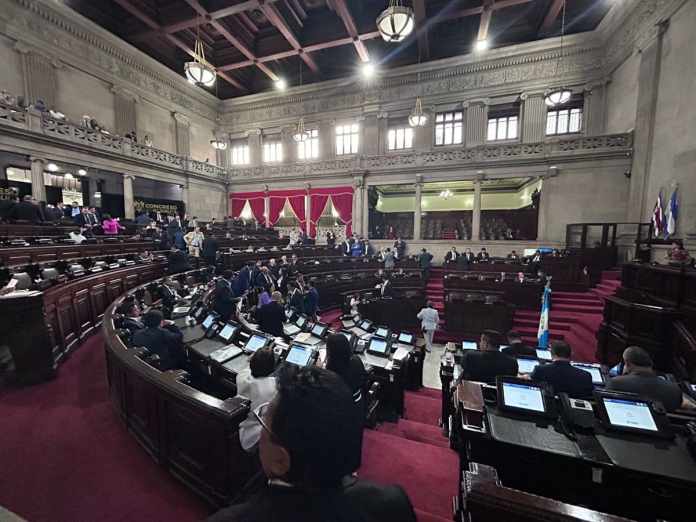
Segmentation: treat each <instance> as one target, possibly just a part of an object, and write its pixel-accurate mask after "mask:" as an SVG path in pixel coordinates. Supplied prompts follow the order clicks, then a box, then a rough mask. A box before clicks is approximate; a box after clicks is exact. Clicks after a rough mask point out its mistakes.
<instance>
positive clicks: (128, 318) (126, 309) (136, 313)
mask: <svg viewBox="0 0 696 522" xmlns="http://www.w3.org/2000/svg"><path fill="white" fill-rule="evenodd" d="M119 313H121V314H122V315H123V324H122V327H123V328H124V329H126V330H128V331H129V332H130V333H131V335H132V334H134V333H135V332H137V331H138V330H142V329H144V328H145V323H143V321H142V316H141V314H140V307H139V306H138V303H136V302H135V300H134V299H127V300H125V301H124V302H123V304H122V305H121V306H120V307H119Z"/></svg>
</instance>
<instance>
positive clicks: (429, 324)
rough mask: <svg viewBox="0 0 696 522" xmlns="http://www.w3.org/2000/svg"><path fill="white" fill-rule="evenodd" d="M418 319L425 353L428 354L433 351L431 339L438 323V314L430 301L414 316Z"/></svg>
mask: <svg viewBox="0 0 696 522" xmlns="http://www.w3.org/2000/svg"><path fill="white" fill-rule="evenodd" d="M416 317H418V319H420V322H421V330H423V338H424V339H425V351H426V352H428V353H430V352H431V351H432V350H433V337H434V336H435V330H437V325H438V324H439V323H440V314H438V313H437V310H435V307H434V306H433V303H432V301H428V302H427V303H426V304H425V308H421V311H420V312H418V315H417V316H416Z"/></svg>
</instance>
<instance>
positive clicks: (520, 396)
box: [503, 382, 545, 413]
mask: <svg viewBox="0 0 696 522" xmlns="http://www.w3.org/2000/svg"><path fill="white" fill-rule="evenodd" d="M503 402H504V404H505V406H508V407H509V408H519V409H521V410H529V411H535V412H539V413H543V412H544V411H545V408H544V397H543V395H542V393H541V388H539V387H538V386H534V385H531V384H519V383H513V382H504V383H503Z"/></svg>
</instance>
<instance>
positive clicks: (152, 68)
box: [0, 0, 219, 121]
mask: <svg viewBox="0 0 696 522" xmlns="http://www.w3.org/2000/svg"><path fill="white" fill-rule="evenodd" d="M0 20H2V21H3V22H4V26H5V28H6V31H7V34H8V36H10V37H11V38H13V39H15V40H17V41H18V42H21V43H22V44H25V45H27V46H30V47H35V48H37V49H39V50H40V51H41V52H42V53H43V54H45V55H47V56H50V57H52V58H53V59H54V60H62V61H64V62H65V63H69V64H72V65H75V66H77V67H78V68H88V69H95V68H96V69H97V70H98V71H100V73H101V74H100V75H99V76H100V78H101V79H103V80H106V81H109V82H110V83H118V84H126V85H128V87H129V88H131V89H132V90H135V91H136V92H138V93H139V94H140V95H141V96H144V97H147V96H149V97H152V96H153V95H154V96H156V97H159V98H161V99H163V100H165V101H166V102H168V103H169V104H175V105H177V106H178V107H180V108H182V109H185V110H187V111H190V112H193V113H195V114H197V115H199V116H202V117H204V118H206V119H209V120H212V121H214V120H215V117H216V116H217V112H218V110H217V109H218V105H219V101H218V100H217V99H216V98H215V97H214V96H212V95H210V94H208V93H206V92H205V91H203V90H201V89H198V88H195V87H192V86H190V85H188V84H187V83H186V80H185V79H184V78H183V77H180V76H179V75H177V74H176V73H174V72H173V71H170V70H168V69H167V68H166V67H165V66H164V65H161V64H159V63H158V62H156V61H155V60H154V59H152V58H149V57H148V56H146V55H145V54H144V53H141V52H140V51H137V50H136V49H135V48H132V47H131V46H130V45H128V44H126V43H125V42H123V41H121V40H119V39H118V38H117V37H116V36H113V35H111V34H108V32H107V31H106V30H104V29H101V28H99V27H98V26H96V25H95V24H92V23H91V22H89V21H87V20H86V19H83V18H82V17H81V16H79V15H78V14H77V13H75V12H74V11H72V10H70V9H69V8H68V7H67V6H63V5H61V4H60V3H58V2H48V1H47V0H0ZM100 33H103V34H100Z"/></svg>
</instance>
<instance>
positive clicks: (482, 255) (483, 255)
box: [476, 247, 491, 263]
mask: <svg viewBox="0 0 696 522" xmlns="http://www.w3.org/2000/svg"><path fill="white" fill-rule="evenodd" d="M490 260H491V256H490V255H489V254H488V252H486V248H485V247H481V251H480V252H479V253H478V255H477V256H476V261H478V262H479V263H488V262H490Z"/></svg>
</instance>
